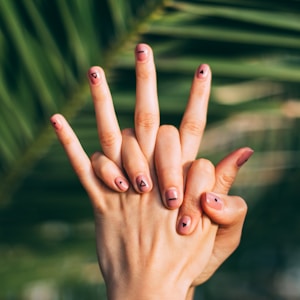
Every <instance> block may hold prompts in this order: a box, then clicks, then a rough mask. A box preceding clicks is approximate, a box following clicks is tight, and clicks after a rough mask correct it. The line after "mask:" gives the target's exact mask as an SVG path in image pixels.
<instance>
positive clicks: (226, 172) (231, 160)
mask: <svg viewBox="0 0 300 300" xmlns="http://www.w3.org/2000/svg"><path fill="white" fill-rule="evenodd" d="M253 153H254V151H253V150H252V149H251V148H248V147H245V148H240V149H238V150H235V151H233V152H232V153H230V154H229V155H228V156H226V157H225V158H224V159H223V160H221V161H220V162H219V163H218V164H217V166H216V183H215V186H214V189H213V191H214V192H216V193H220V194H227V193H228V192H229V190H230V188H231V186H232V184H233V183H234V181H235V178H236V176H237V173H238V171H239V169H240V167H241V166H243V165H244V163H245V162H246V161H247V160H248V159H249V158H250V157H251V156H252V154H253Z"/></svg>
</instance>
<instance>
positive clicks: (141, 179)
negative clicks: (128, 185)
mask: <svg viewBox="0 0 300 300" xmlns="http://www.w3.org/2000/svg"><path fill="white" fill-rule="evenodd" d="M136 184H137V186H138V189H139V190H140V191H141V192H142V193H144V192H147V191H148V190H149V183H148V181H147V179H146V177H145V176H143V175H140V176H138V177H137V178H136Z"/></svg>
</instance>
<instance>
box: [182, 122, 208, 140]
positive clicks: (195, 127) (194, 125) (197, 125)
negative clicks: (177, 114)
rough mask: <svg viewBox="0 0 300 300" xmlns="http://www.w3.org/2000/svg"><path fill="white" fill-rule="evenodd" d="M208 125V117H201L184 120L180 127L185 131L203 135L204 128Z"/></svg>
mask: <svg viewBox="0 0 300 300" xmlns="http://www.w3.org/2000/svg"><path fill="white" fill-rule="evenodd" d="M205 126H206V119H201V120H194V121H193V120H189V121H184V122H183V123H182V124H181V126H180V129H181V131H183V132H186V133H189V134H192V135H194V136H201V135H202V133H203V130H204V128H205Z"/></svg>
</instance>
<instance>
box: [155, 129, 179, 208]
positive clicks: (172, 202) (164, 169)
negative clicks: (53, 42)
mask: <svg viewBox="0 0 300 300" xmlns="http://www.w3.org/2000/svg"><path fill="white" fill-rule="evenodd" d="M180 157H181V149H180V139H179V134H178V130H177V129H176V128H175V127H174V126H170V125H163V126H161V127H160V128H159V130H158V134H157V138H156V145H155V169H156V174H157V178H158V183H159V187H160V193H161V197H162V199H163V202H164V205H165V206H166V207H167V208H170V209H174V208H178V207H179V206H180V205H181V203H182V200H183V178H182V166H181V161H180V159H179V158H180Z"/></svg>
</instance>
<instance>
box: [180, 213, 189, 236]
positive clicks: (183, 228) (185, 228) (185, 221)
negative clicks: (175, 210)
mask: <svg viewBox="0 0 300 300" xmlns="http://www.w3.org/2000/svg"><path fill="white" fill-rule="evenodd" d="M191 223H192V219H191V218H190V217H189V216H183V217H182V218H181V219H180V221H179V223H178V231H179V232H180V233H183V234H185V233H188V232H189V231H190V226H191Z"/></svg>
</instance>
